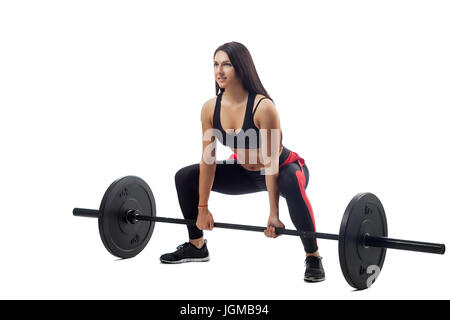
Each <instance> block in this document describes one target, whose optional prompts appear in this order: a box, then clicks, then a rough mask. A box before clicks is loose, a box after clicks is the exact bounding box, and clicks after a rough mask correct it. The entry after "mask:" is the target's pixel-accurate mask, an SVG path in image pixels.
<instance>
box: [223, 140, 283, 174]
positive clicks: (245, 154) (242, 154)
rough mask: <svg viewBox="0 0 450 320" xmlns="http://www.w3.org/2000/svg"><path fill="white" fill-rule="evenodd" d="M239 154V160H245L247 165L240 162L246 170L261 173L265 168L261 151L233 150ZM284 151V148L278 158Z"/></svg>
mask: <svg viewBox="0 0 450 320" xmlns="http://www.w3.org/2000/svg"><path fill="white" fill-rule="evenodd" d="M231 150H232V151H233V152H234V153H235V154H237V157H238V159H245V163H241V162H238V164H240V165H241V166H242V167H244V169H246V170H249V171H259V170H261V169H262V168H264V164H262V163H261V161H260V156H259V153H260V149H231ZM282 151H283V146H281V147H280V152H279V153H278V157H280V155H281V152H282Z"/></svg>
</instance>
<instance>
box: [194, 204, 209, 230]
mask: <svg viewBox="0 0 450 320" xmlns="http://www.w3.org/2000/svg"><path fill="white" fill-rule="evenodd" d="M195 225H196V226H197V228H199V229H200V230H212V229H213V228H214V219H213V216H212V214H211V212H210V211H209V210H208V207H206V208H198V216H197V222H196V224H195Z"/></svg>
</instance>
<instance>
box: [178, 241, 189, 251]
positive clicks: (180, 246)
mask: <svg viewBox="0 0 450 320" xmlns="http://www.w3.org/2000/svg"><path fill="white" fill-rule="evenodd" d="M188 244H189V243H188V242H185V243H183V244H180V245H179V246H178V247H177V250H180V249H183V248H186V246H187V245H188Z"/></svg>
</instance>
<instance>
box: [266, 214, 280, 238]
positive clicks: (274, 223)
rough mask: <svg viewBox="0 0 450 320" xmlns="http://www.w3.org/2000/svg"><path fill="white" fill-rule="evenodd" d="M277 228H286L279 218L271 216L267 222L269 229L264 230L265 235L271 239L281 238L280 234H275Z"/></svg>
mask: <svg viewBox="0 0 450 320" xmlns="http://www.w3.org/2000/svg"><path fill="white" fill-rule="evenodd" d="M275 228H285V226H284V224H283V222H281V221H280V219H278V217H277V216H273V215H271V216H270V217H269V221H267V229H266V230H264V234H265V235H266V237H269V238H276V237H279V236H280V235H279V234H276V233H275Z"/></svg>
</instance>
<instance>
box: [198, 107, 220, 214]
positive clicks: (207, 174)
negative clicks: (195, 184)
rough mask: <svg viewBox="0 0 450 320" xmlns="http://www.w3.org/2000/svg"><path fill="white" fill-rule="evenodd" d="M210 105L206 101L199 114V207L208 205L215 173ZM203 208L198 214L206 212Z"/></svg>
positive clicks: (214, 140)
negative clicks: (200, 144) (200, 155)
mask: <svg viewBox="0 0 450 320" xmlns="http://www.w3.org/2000/svg"><path fill="white" fill-rule="evenodd" d="M212 106H213V105H212V104H211V100H209V101H207V102H206V103H205V104H204V105H203V107H202V112H201V122H202V146H203V148H202V158H201V160H200V176H199V205H205V204H207V203H208V199H209V194H210V192H211V188H212V184H213V181H214V175H215V172H216V139H215V137H214V136H213V134H212V132H213V131H212V130H213V124H212V110H213V108H212ZM204 209H205V208H199V214H201V213H202V212H206V211H205V210H204Z"/></svg>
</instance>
